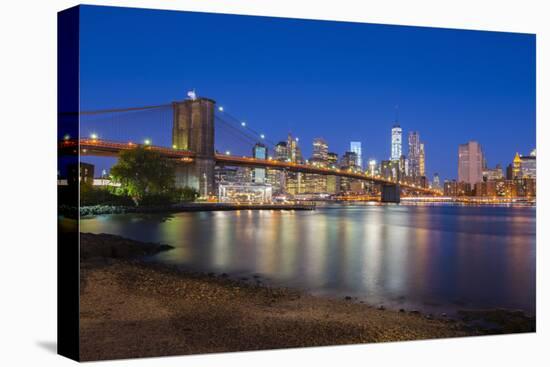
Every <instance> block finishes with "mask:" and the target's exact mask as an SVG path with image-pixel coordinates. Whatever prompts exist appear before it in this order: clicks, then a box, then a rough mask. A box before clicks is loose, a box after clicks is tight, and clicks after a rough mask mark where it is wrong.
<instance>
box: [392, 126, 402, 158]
mask: <svg viewBox="0 0 550 367" xmlns="http://www.w3.org/2000/svg"><path fill="white" fill-rule="evenodd" d="M402 140H403V130H402V129H401V126H399V123H398V122H397V121H395V125H393V127H392V129H391V160H392V161H399V158H401V155H402Z"/></svg>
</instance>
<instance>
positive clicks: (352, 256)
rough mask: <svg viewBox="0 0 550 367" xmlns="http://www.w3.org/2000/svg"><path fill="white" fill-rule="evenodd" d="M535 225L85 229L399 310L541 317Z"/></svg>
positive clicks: (451, 211)
mask: <svg viewBox="0 0 550 367" xmlns="http://www.w3.org/2000/svg"><path fill="white" fill-rule="evenodd" d="M535 229H536V209H535V208H534V207H474V206H451V205H443V206H407V205H367V204H365V205H359V204H358V205H345V206H344V205H322V206H319V207H318V208H317V210H315V211H248V210H244V211H243V210H241V211H224V212H198V213H177V214H170V215H157V214H154V215H151V214H117V215H101V216H96V217H93V218H89V219H82V220H81V228H80V231H81V232H92V233H110V234H116V235H121V236H124V237H127V238H132V239H136V240H140V241H147V242H162V243H166V244H169V245H172V246H174V247H175V249H174V250H171V251H167V252H164V253H161V254H159V255H157V256H155V257H154V258H153V259H152V261H158V262H161V263H166V264H172V265H174V264H175V265H180V266H182V267H184V268H187V269H192V270H200V271H204V272H216V273H223V272H225V273H228V274H229V275H230V276H232V277H239V278H241V277H247V278H249V279H250V278H251V276H253V275H255V274H257V275H260V276H261V277H262V278H264V279H268V282H269V283H272V284H276V285H281V286H289V287H294V288H300V289H303V290H305V291H307V292H309V293H312V294H318V295H328V296H335V297H343V296H351V297H357V299H358V300H363V301H365V302H366V303H369V304H372V305H384V306H385V307H388V308H395V309H398V308H405V309H407V310H411V309H419V310H424V311H430V312H448V313H453V312H454V311H456V310H459V309H486V308H506V309H520V310H523V311H525V312H527V313H529V314H534V313H535V289H536V287H535V250H536V249H535V247H536V246H535Z"/></svg>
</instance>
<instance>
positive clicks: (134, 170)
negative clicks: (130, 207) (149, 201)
mask: <svg viewBox="0 0 550 367" xmlns="http://www.w3.org/2000/svg"><path fill="white" fill-rule="evenodd" d="M111 177H112V179H113V181H114V182H117V183H120V185H121V186H120V188H119V190H120V191H122V193H123V194H125V195H128V196H130V197H131V198H132V200H133V201H134V203H135V204H136V205H139V203H140V202H141V201H142V200H143V198H144V197H146V196H155V195H171V194H172V192H173V191H174V189H175V164H174V162H172V161H170V160H168V159H166V158H163V157H162V156H161V155H160V154H159V153H157V152H154V151H152V150H150V149H148V148H146V147H139V146H138V147H136V148H134V149H131V150H126V151H124V152H122V153H121V154H120V157H119V159H118V162H117V163H116V164H115V165H114V166H113V167H112V168H111Z"/></svg>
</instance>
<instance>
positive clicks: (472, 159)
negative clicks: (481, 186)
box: [458, 141, 483, 186]
mask: <svg viewBox="0 0 550 367" xmlns="http://www.w3.org/2000/svg"><path fill="white" fill-rule="evenodd" d="M482 160H483V153H482V151H481V145H480V144H479V143H478V142H477V141H469V142H468V143H466V144H460V145H459V146H458V181H459V182H466V183H468V184H470V185H471V186H473V185H475V184H476V183H477V182H480V181H482V179H483V171H482V168H481V166H482Z"/></svg>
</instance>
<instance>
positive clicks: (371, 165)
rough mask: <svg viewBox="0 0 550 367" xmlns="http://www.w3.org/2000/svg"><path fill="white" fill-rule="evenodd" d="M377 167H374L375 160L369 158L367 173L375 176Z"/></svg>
mask: <svg viewBox="0 0 550 367" xmlns="http://www.w3.org/2000/svg"><path fill="white" fill-rule="evenodd" d="M377 174H378V172H377V169H376V160H375V159H369V175H371V176H375V175H377Z"/></svg>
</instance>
